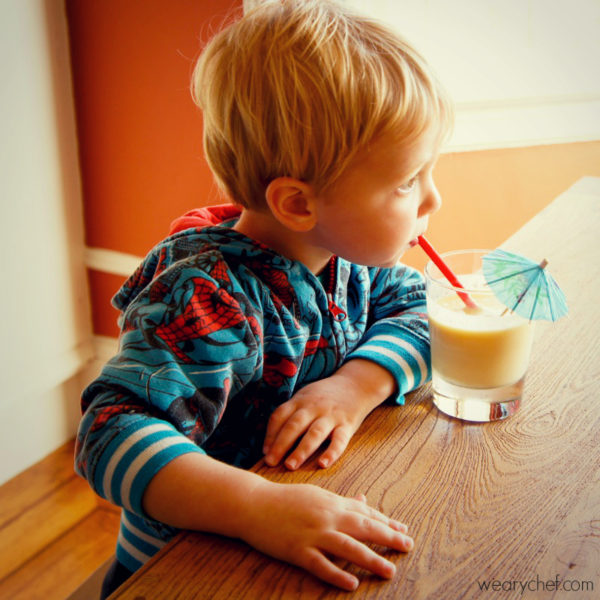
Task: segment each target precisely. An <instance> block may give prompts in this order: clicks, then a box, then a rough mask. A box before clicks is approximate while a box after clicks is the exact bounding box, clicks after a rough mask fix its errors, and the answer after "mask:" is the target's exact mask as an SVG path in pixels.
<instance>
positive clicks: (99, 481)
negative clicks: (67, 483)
mask: <svg viewBox="0 0 600 600" xmlns="http://www.w3.org/2000/svg"><path fill="white" fill-rule="evenodd" d="M190 452H198V453H201V454H206V452H205V451H204V450H203V449H202V448H200V447H199V446H197V445H196V444H195V443H194V442H192V441H191V440H189V439H188V438H186V437H185V436H184V435H183V434H182V433H181V432H179V431H177V429H175V428H174V427H172V426H170V425H169V424H168V423H165V422H164V421H162V420H160V419H139V420H136V422H135V423H132V424H131V425H130V426H129V427H127V428H125V429H124V430H122V431H121V432H120V433H119V435H118V436H117V437H116V438H114V439H113V440H112V441H111V442H110V443H109V444H108V446H107V447H106V448H105V449H104V452H103V456H102V458H101V459H100V461H99V462H98V466H97V468H96V471H95V473H94V483H95V488H96V490H97V491H98V493H99V494H100V495H101V496H103V497H104V498H106V499H107V500H108V501H110V502H112V503H113V504H116V505H118V506H122V507H124V508H125V509H127V510H129V511H131V512H133V513H136V514H138V515H143V516H145V513H144V510H143V508H142V498H143V496H144V492H145V491H146V487H147V486H148V484H149V483H150V481H151V480H152V478H153V477H154V476H155V475H156V473H158V471H160V470H161V469H162V468H163V467H164V466H165V465H166V464H168V463H169V462H171V461H172V460H173V459H174V458H177V457H178V456H181V455H183V454H188V453H190Z"/></svg>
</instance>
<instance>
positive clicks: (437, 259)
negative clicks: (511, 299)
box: [417, 235, 479, 310]
mask: <svg viewBox="0 0 600 600" xmlns="http://www.w3.org/2000/svg"><path fill="white" fill-rule="evenodd" d="M417 241H418V243H419V246H421V248H422V249H423V250H424V251H425V254H427V256H429V258H430V259H431V260H432V261H433V263H434V264H435V266H436V267H437V268H438V269H439V270H440V271H441V272H442V273H443V275H444V277H445V278H446V279H447V280H448V281H449V282H450V283H451V284H452V286H454V287H455V288H459V289H458V290H457V292H456V293H457V294H458V295H459V297H460V299H461V300H462V301H463V302H464V303H465V304H466V306H467V307H468V308H471V309H477V310H479V306H477V304H476V303H475V301H474V300H473V298H471V296H469V294H468V293H467V292H466V291H461V290H464V289H465V288H464V287H463V285H462V284H461V282H460V281H459V280H458V277H457V276H456V275H455V274H454V272H453V271H452V269H451V268H450V267H449V266H448V265H447V264H446V263H445V262H444V260H443V258H442V257H441V256H440V255H439V254H438V253H437V252H436V250H435V248H434V247H433V246H432V245H431V244H430V243H429V242H428V241H427V239H426V238H425V237H424V236H422V235H420V236H419V237H418V238H417Z"/></svg>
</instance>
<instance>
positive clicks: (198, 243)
mask: <svg viewBox="0 0 600 600" xmlns="http://www.w3.org/2000/svg"><path fill="white" fill-rule="evenodd" d="M193 95H194V98H195V100H196V102H197V104H198V105H199V106H200V107H201V109H202V111H203V115H204V130H205V131H204V147H205V153H206V156H207V159H208V161H209V164H210V166H211V168H212V170H213V172H214V175H215V177H216V179H217V181H218V182H219V184H220V186H221V187H222V189H223V190H224V192H225V194H226V196H227V197H228V199H229V200H231V201H232V202H233V204H230V205H222V206H217V207H213V208H205V209H199V210H195V211H192V212H190V213H188V214H187V215H185V216H184V217H182V218H181V219H178V220H177V221H176V222H175V223H174V224H173V228H172V232H171V235H170V236H169V237H168V238H167V239H166V240H164V241H163V242H161V243H160V244H159V245H158V246H156V247H155V248H154V249H153V250H152V251H151V252H150V254H149V255H148V256H147V257H146V258H145V260H144V262H143V263H142V264H141V265H140V267H139V268H138V270H137V271H136V272H135V273H134V274H133V275H132V276H131V277H130V278H129V280H128V281H127V282H126V283H125V285H124V286H123V288H122V289H121V290H120V291H119V292H118V294H117V295H116V296H115V298H114V301H113V302H114V304H115V305H116V306H117V307H118V308H120V309H121V310H122V311H123V314H122V318H121V327H122V333H121V340H120V350H119V353H118V354H117V355H116V356H115V357H114V358H113V359H111V360H110V361H109V362H108V364H107V365H106V366H105V367H104V369H103V371H102V373H101V375H100V376H99V377H98V378H97V379H96V380H95V381H94V382H93V383H92V384H91V385H90V386H89V387H88V388H87V389H86V390H85V391H84V393H83V398H82V406H83V409H84V411H85V412H84V415H83V418H82V421H81V425H80V429H79V433H78V439H77V454H76V468H77V470H78V472H79V473H80V474H81V475H82V476H84V477H86V478H87V479H88V481H89V482H90V484H91V485H92V487H93V488H94V489H95V490H96V492H97V493H98V494H100V495H101V496H103V497H105V498H107V499H109V500H110V501H112V502H114V503H115V504H117V505H119V506H122V507H123V511H122V520H121V531H120V534H119V538H118V543H117V553H116V558H117V561H116V562H115V563H114V564H113V567H112V568H111V570H110V572H109V575H108V576H107V579H106V581H105V588H104V591H103V594H104V595H105V596H106V595H107V594H108V593H110V592H111V591H112V590H113V589H114V588H115V587H116V586H117V585H118V584H119V583H121V582H122V581H123V580H124V579H125V578H127V577H128V576H129V575H130V574H131V573H132V572H134V571H135V570H137V569H138V568H139V567H140V566H141V565H142V564H143V563H144V562H146V561H147V560H148V559H149V558H150V557H151V556H152V555H153V554H154V553H156V552H157V551H158V550H159V548H160V547H162V546H163V545H164V544H165V543H166V542H167V541H168V540H169V539H171V538H172V537H173V536H174V535H175V533H176V532H177V530H178V529H182V528H183V529H191V530H198V531H209V532H214V533H218V534H222V535H226V536H230V537H236V538H241V539H243V540H245V541H246V542H248V543H249V544H251V545H252V546H254V547H255V548H257V549H259V550H261V551H263V552H265V553H267V554H269V555H271V556H274V557H276V558H279V559H281V560H285V561H288V562H290V563H293V564H296V565H298V566H300V567H303V568H304V569H307V570H308V571H310V572H311V573H313V574H314V575H316V576H317V577H319V578H321V579H323V580H324V581H327V582H329V583H331V584H333V585H335V586H339V587H341V588H343V589H347V590H352V589H355V588H356V587H357V585H358V579H357V578H356V577H355V576H354V575H352V574H350V573H349V572H347V571H345V570H343V569H342V568H340V567H339V566H338V565H336V564H335V562H334V558H336V557H337V558H340V559H343V560H347V561H350V562H351V563H354V564H356V565H358V566H360V567H362V568H364V569H367V570H369V571H371V572H373V573H376V574H377V575H380V576H381V577H387V578H389V577H392V576H393V573H394V570H395V568H394V565H393V563H391V562H389V561H388V560H386V559H384V558H383V557H382V556H380V555H379V554H377V553H376V552H375V551H373V550H372V549H370V548H369V547H368V546H367V545H366V544H367V543H374V544H379V545H381V546H385V547H388V548H393V549H396V550H399V551H408V550H410V549H411V547H412V545H413V541H412V540H411V538H410V537H408V535H407V528H406V526H405V525H403V524H401V523H399V522H397V521H394V520H392V519H389V518H388V517H386V516H385V515H383V514H382V513H380V512H379V511H377V510H375V509H374V508H371V507H369V506H368V505H367V503H366V499H365V497H364V496H358V497H357V498H345V497H342V496H338V495H336V494H334V493H331V492H328V491H325V490H323V489H321V488H319V487H316V486H311V485H289V484H279V483H273V482H270V481H267V480H265V479H264V478H262V477H260V476H258V475H257V474H255V473H252V472H249V471H247V470H245V469H247V468H248V467H250V466H252V465H253V464H254V463H255V462H256V461H257V460H258V459H259V458H260V457H261V456H263V454H264V456H265V461H266V463H267V464H268V465H272V466H274V465H277V464H279V463H280V462H281V461H284V464H285V466H286V467H287V468H288V469H296V468H298V467H299V466H300V465H301V464H303V463H304V462H305V461H306V460H307V459H308V458H309V457H310V456H311V455H313V454H315V453H317V456H318V464H319V465H320V466H321V467H328V466H329V465H331V464H332V463H333V462H335V461H336V460H337V459H338V458H339V457H340V455H341V454H342V453H343V451H344V449H345V448H346V446H347V444H348V442H349V440H350V438H351V437H352V435H353V434H354V433H355V431H356V430H357V429H358V427H359V426H360V424H361V422H362V421H363V420H364V418H365V417H366V415H367V414H368V413H369V412H370V411H371V410H372V409H373V408H374V407H376V406H377V405H379V404H380V403H382V402H384V401H386V400H387V401H389V402H392V403H397V404H402V402H403V395H404V394H405V393H406V392H408V391H410V390H412V389H414V388H415V387H417V386H419V385H421V384H422V383H424V382H425V381H426V380H427V379H428V377H429V338H428V331H427V321H426V316H425V314H424V312H425V307H424V302H425V300H424V285H423V280H422V278H421V276H420V275H419V274H418V273H417V272H416V271H414V270H412V269H409V268H407V267H405V266H402V265H400V264H398V259H399V258H400V257H401V255H402V253H403V252H404V251H405V250H406V249H407V248H408V247H409V245H410V243H411V241H413V240H414V239H415V238H416V237H417V236H418V235H419V234H421V233H423V232H424V231H425V229H426V227H427V220H428V217H429V215H430V214H431V213H433V212H434V211H436V210H437V209H438V208H439V205H440V198H439V195H438V193H437V190H436V188H435V185H434V183H433V179H432V170H433V167H434V164H435V161H436V159H437V155H438V152H439V146H440V140H441V138H442V137H443V135H445V133H446V132H447V130H448V127H449V123H450V120H451V109H450V106H449V103H448V101H447V99H446V96H445V94H444V93H443V91H442V90H441V88H440V86H439V85H438V83H437V81H436V80H435V78H434V77H433V75H432V74H431V72H430V70H429V68H428V67H427V65H426V64H425V62H424V61H423V60H422V59H421V57H420V56H419V55H418V54H417V53H416V52H415V51H414V50H413V49H412V48H411V47H410V46H408V45H407V44H406V43H405V42H403V41H402V40H401V39H399V38H398V37H397V36H396V35H395V34H394V33H392V32H391V31H389V30H388V29H386V28H385V27H383V26H382V25H380V24H377V23H375V22H373V21H370V20H368V19H365V18H363V17H359V16H356V15H354V14H352V13H351V12H349V11H348V10H346V9H345V8H343V7H340V6H338V5H337V4H334V3H332V2H329V1H326V0H308V1H307V0H281V1H276V2H266V3H264V4H261V5H260V6H259V7H258V8H257V9H255V10H254V11H252V12H250V13H249V14H247V15H246V16H244V17H243V18H241V19H240V20H239V21H238V22H236V23H234V24H232V25H230V26H229V27H227V28H226V29H224V30H223V31H221V32H220V33H218V34H217V35H216V36H215V37H214V38H213V40H212V41H211V42H210V43H209V44H208V46H207V47H206V48H205V50H204V52H203V53H202V55H201V57H200V59H199V61H198V63H197V65H196V69H195V72H194V75H193ZM325 442H328V444H324V443H325ZM322 448H324V449H322Z"/></svg>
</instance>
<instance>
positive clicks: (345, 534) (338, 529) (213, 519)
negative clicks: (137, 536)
mask: <svg viewBox="0 0 600 600" xmlns="http://www.w3.org/2000/svg"><path fill="white" fill-rule="evenodd" d="M143 506H144V510H145V511H146V513H147V514H148V515H149V516H150V517H152V518H154V519H157V520H159V521H161V522H163V523H167V524H169V525H172V526H175V527H178V528H184V529H192V530H199V531H207V532H213V533H219V534H222V535H226V536H229V537H236V538H241V539H243V540H245V541H246V542H247V543H249V544H250V545H252V546H254V547H255V548H257V549H258V550H260V551H262V552H264V553H266V554H268V555H270V556H273V557H275V558H278V559H280V560H284V561H286V562H289V563H292V564H294V565H297V566H299V567H302V568H304V569H306V570H307V571H308V572H310V573H312V574H314V575H316V576H317V577H319V578H320V579H322V580H324V581H326V582H328V583H331V584H332V585H335V586H338V587H340V588H343V589H346V590H354V589H356V587H357V586H358V579H357V578H356V577H355V576H354V575H351V574H350V573H348V572H347V571H345V570H343V569H342V568H340V567H339V566H337V565H336V564H335V563H334V562H333V559H335V558H339V559H343V560H346V561H349V562H350V563H353V564H355V565H357V566H359V567H361V568H364V569H366V570H368V571H371V572H373V573H375V574H377V575H379V576H381V577H385V578H390V577H392V576H393V575H394V572H395V567H394V564H393V563H391V562H389V561H388V560H386V559H384V558H383V557H382V556H380V555H379V554H377V553H376V552H374V551H373V550H371V549H370V548H369V547H368V546H367V545H366V543H374V544H378V545H380V546H385V547H387V548H391V549H394V550H399V551H403V552H406V551H408V550H410V549H411V548H412V546H413V541H412V539H411V538H409V537H408V536H407V535H406V527H405V526H404V525H402V524H401V523H399V522H397V521H394V520H393V519H389V518H387V517H386V516H385V515H383V514H382V513H380V512H379V511H377V510H375V509H373V508H371V507H369V506H368V505H367V504H366V499H365V498H364V496H363V497H362V498H354V499H352V498H345V497H343V496H338V495H337V494H334V493H332V492H329V491H326V490H324V489H322V488H319V487H316V486H313V485H301V484H293V485H290V484H280V483H274V482H270V481H268V480H266V479H264V478H263V477H260V476H259V475H257V474H255V473H252V472H249V471H244V470H241V469H238V468H236V467H232V466H229V465H226V464H224V463H221V462H219V461H216V460H214V459H212V458H210V457H208V456H206V455H201V454H185V455H182V456H179V457H178V458H176V459H174V460H172V461H171V462H170V463H169V464H167V465H166V466H165V467H163V468H162V469H161V470H160V471H159V472H158V473H157V474H156V475H155V476H154V478H153V479H152V481H151V482H150V484H149V485H148V487H147V488H146V492H145V494H144V497H143Z"/></svg>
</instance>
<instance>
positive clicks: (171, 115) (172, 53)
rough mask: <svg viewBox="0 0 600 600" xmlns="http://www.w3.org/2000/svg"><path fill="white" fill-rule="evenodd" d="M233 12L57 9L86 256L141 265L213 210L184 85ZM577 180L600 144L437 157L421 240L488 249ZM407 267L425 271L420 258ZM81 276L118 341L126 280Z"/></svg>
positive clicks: (103, 330)
mask: <svg viewBox="0 0 600 600" xmlns="http://www.w3.org/2000/svg"><path fill="white" fill-rule="evenodd" d="M241 5H242V0H169V1H168V2H167V1H166V0H102V1H101V2H90V1H82V0H66V10H67V17H68V22H69V33H70V39H71V55H72V65H73V80H74V83H73V85H74V94H75V102H76V110H77V122H78V136H79V143H80V161H81V172H82V186H83V198H84V213H85V227H86V243H87V245H88V246H92V247H99V248H107V249H111V250H117V251H120V252H126V253H131V254H136V255H144V254H146V252H147V251H148V250H149V249H150V248H151V247H152V246H153V245H154V244H155V243H156V242H157V241H159V240H160V239H162V238H163V237H164V235H165V233H166V232H167V230H168V227H169V223H170V222H171V220H172V219H174V218H175V217H177V216H179V215H180V214H182V213H183V212H185V211H186V210H189V209H190V208H193V207H195V206H201V205H206V204H211V203H216V202H220V201H222V199H221V198H220V197H219V195H218V192H217V190H216V187H215V184H214V183H213V180H212V176H211V174H210V171H209V169H208V167H207V165H206V163H205V161H204V159H203V157H202V141H201V135H202V123H201V116H200V112H199V111H198V109H197V108H196V107H195V106H194V104H193V103H192V100H191V97H190V93H189V79H190V74H191V70H192V67H193V63H194V59H195V58H196V57H197V55H198V53H199V51H200V48H201V46H202V42H203V41H204V40H206V39H207V38H208V37H210V34H211V32H214V31H216V30H218V29H219V28H220V27H221V25H222V23H223V22H224V21H225V20H226V19H229V18H232V17H233V16H235V15H237V14H239V13H240V11H241ZM584 175H597V176H600V142H590V143H578V144H563V145H552V146H537V147H531V148H518V149H503V150H490V151H481V152H468V153H456V154H446V155H443V156H442V157H441V158H440V161H439V163H438V166H437V168H436V180H437V183H438V187H439V189H440V191H441V193H442V196H443V199H444V204H443V206H442V209H441V210H440V212H439V213H438V214H437V215H436V216H435V217H433V218H432V220H431V226H430V230H429V233H428V236H429V238H430V240H431V241H432V242H433V243H434V244H436V245H437V246H438V247H439V249H440V250H449V249H456V248H461V247H462V248H464V247H475V246H478V247H493V246H496V245H497V244H499V243H500V242H501V241H502V240H504V239H505V238H506V237H508V236H509V235H510V234H511V233H512V232H514V231H515V230H516V229H518V228H519V227H520V226H521V225H522V224H523V223H524V222H525V221H527V220H528V219H529V218H530V217H531V216H533V215H534V214H535V213H536V212H538V211H539V210H540V209H541V208H542V207H543V206H545V205H546V204H547V203H548V202H550V201H551V200H552V199H553V198H554V197H555V196H556V195H558V194H559V193H560V192H562V191H564V190H565V189H566V188H567V187H569V186H570V185H571V184H572V183H574V182H575V181H576V180H577V179H579V178H580V177H582V176H584ZM405 259H406V262H407V263H409V264H412V265H413V266H417V267H419V268H422V267H423V266H424V263H425V257H424V256H423V254H422V253H421V251H420V250H419V249H418V248H415V249H413V250H411V251H410V252H409V253H407V255H406V256H405ZM88 276H89V277H88V278H89V284H90V292H91V298H92V315H93V323H94V331H95V333H97V334H102V335H109V336H116V335H117V334H118V330H117V327H116V317H117V312H116V311H115V310H114V309H112V308H111V306H110V298H111V296H112V295H113V294H114V293H115V292H116V290H117V289H118V287H119V286H120V284H121V283H122V280H123V277H120V276H117V275H110V274H107V273H103V272H100V271H95V270H89V273H88Z"/></svg>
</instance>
